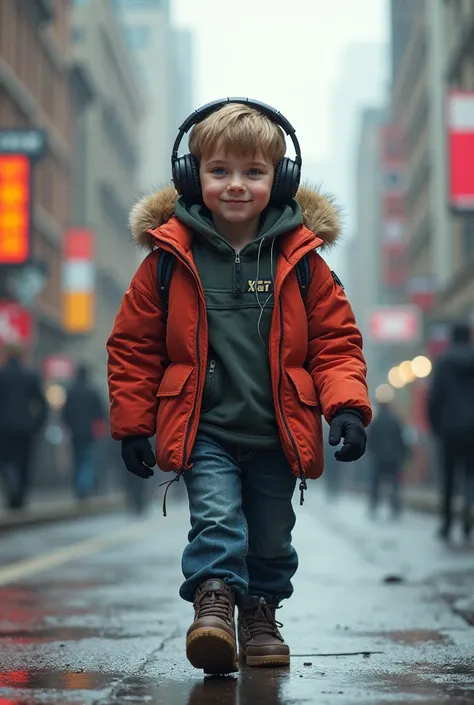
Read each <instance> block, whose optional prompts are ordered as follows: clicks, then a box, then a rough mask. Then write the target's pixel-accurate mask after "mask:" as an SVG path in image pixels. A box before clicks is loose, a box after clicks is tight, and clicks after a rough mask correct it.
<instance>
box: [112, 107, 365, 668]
mask: <svg viewBox="0 0 474 705" xmlns="http://www.w3.org/2000/svg"><path fill="white" fill-rule="evenodd" d="M190 126H193V130H192V132H191V136H190V141H189V147H190V152H191V154H190V155H186V156H183V157H178V156H177V151H178V146H179V142H180V140H181V138H182V136H183V133H184V132H186V131H187V130H188V129H189V127H190ZM280 126H282V127H283V128H284V129H285V130H286V132H287V133H288V134H290V136H291V139H292V140H293V142H294V144H295V147H296V150H297V157H296V160H294V161H292V160H290V159H287V158H284V154H285V151H286V144H285V137H284V134H283V131H282V129H281V127H280ZM172 163H173V180H174V184H175V187H176V189H177V191H178V193H180V194H181V196H180V198H178V197H177V196H178V193H177V192H176V191H175V189H174V188H170V187H168V188H165V189H164V190H162V191H160V192H158V193H157V194H155V195H152V196H149V197H146V198H145V199H143V200H142V201H141V202H140V203H139V204H138V205H137V206H136V207H135V208H134V210H133V212H132V216H131V225H132V230H133V232H134V235H135V238H136V240H137V242H138V243H139V244H141V245H143V246H147V247H149V248H150V249H152V252H151V254H149V255H148V257H147V258H146V259H145V260H144V262H143V263H142V264H141V266H140V267H139V269H138V272H137V273H136V275H135V277H134V279H133V281H132V283H131V286H130V288H129V289H128V291H127V292H126V294H125V296H124V299H123V302H122V306H121V309H120V311H119V313H118V316H117V319H116V322H115V326H114V329H113V332H112V334H111V336H110V339H109V341H108V351H109V387H110V397H111V423H112V435H113V437H114V438H115V439H117V440H121V441H122V457H123V459H124V462H125V464H126V466H127V468H128V470H130V471H131V472H132V473H135V474H137V475H139V476H141V477H144V478H145V477H149V476H150V475H152V474H153V471H152V470H151V469H150V468H151V467H152V466H154V465H155V456H154V454H153V452H152V450H151V446H150V444H149V441H148V438H150V437H151V436H153V435H154V433H155V431H156V438H157V443H156V454H157V455H156V460H157V464H158V466H159V467H160V468H161V469H162V470H166V471H175V472H177V473H179V474H181V473H182V476H183V478H184V481H185V484H186V487H187V491H188V497H189V507H190V514H191V531H190V533H189V543H188V545H187V547H186V549H185V551H184V554H183V559H182V569H183V574H184V577H185V582H184V583H183V585H182V586H181V590H180V595H181V597H183V598H184V599H185V600H187V601H190V602H193V603H194V609H195V619H194V622H193V624H192V625H191V627H190V628H189V630H188V633H187V639H186V652H187V657H188V659H189V661H190V662H191V663H192V664H193V665H194V666H195V667H197V668H202V669H203V670H204V672H205V673H231V672H233V671H236V670H237V650H236V633H235V625H234V608H235V605H237V607H238V612H239V619H238V637H239V652H240V656H241V657H242V658H243V659H245V661H246V663H247V665H249V666H265V665H272V666H286V665H288V664H289V658H290V652H289V648H288V646H287V644H285V642H284V641H283V637H282V636H281V634H280V632H279V629H278V623H277V622H276V620H275V611H276V609H277V607H278V606H279V603H280V601H281V600H283V599H285V598H288V597H290V595H291V594H292V591H293V588H292V584H291V579H292V577H293V575H294V573H295V572H296V569H297V565H298V558H297V554H296V552H295V550H294V548H293V546H292V544H291V532H292V529H293V526H294V523H295V514H294V512H293V508H292V501H291V500H292V495H293V492H294V489H295V485H296V482H297V478H299V480H300V491H301V501H302V499H303V492H304V490H305V489H306V478H317V477H319V476H320V475H321V473H322V470H323V467H322V466H323V460H322V458H323V445H322V423H321V414H322V413H324V415H325V417H326V419H327V421H328V422H329V423H330V424H331V431H330V443H331V444H332V445H338V444H339V442H340V441H341V438H344V445H343V447H342V449H341V450H339V451H338V452H337V453H336V457H337V458H338V459H339V460H341V461H349V460H355V459H357V458H359V457H361V455H362V454H363V453H364V451H365V444H366V436H365V430H364V426H366V425H367V424H368V423H369V422H370V417H371V410H370V403H369V399H368V395H367V385H366V380H365V375H366V367H365V362H364V358H363V355H362V350H361V348H362V341H361V336H360V333H359V331H358V329H357V327H356V324H355V321H354V317H353V314H352V311H351V308H350V306H349V303H348V301H347V299H346V298H345V295H344V292H343V290H342V288H341V286H340V283H339V280H338V279H337V277H335V276H333V275H332V273H331V272H330V270H329V268H328V267H327V265H326V264H325V262H324V260H323V259H322V258H321V257H320V255H319V254H317V252H316V251H315V248H317V247H319V246H322V245H323V244H325V243H326V244H330V243H332V242H333V241H334V240H335V239H336V237H337V235H338V217H337V212H336V210H335V208H334V207H333V206H332V205H331V204H330V203H329V201H328V200H327V199H326V198H324V197H323V196H322V195H320V194H319V193H316V192H313V191H310V190H309V189H305V188H300V189H299V190H298V194H297V199H296V200H295V199H294V198H293V197H294V196H295V194H296V191H297V188H298V183H299V176H300V164H301V160H300V154H299V145H298V143H297V140H296V138H295V137H294V130H293V128H292V127H291V125H290V124H289V123H288V121H286V119H285V118H283V116H280V114H279V113H277V112H276V111H274V110H273V109H272V108H270V107H269V106H265V105H263V104H260V103H256V101H247V100H246V99H227V101H219V102H216V104H210V105H208V106H204V108H202V109H201V110H199V111H196V113H195V114H193V116H191V117H190V118H189V119H188V120H187V121H186V122H185V123H184V124H183V126H182V127H181V128H180V134H179V135H178V139H177V141H176V143H175V148H174V150H173V156H172ZM165 251H166V252H171V253H172V255H173V257H172V259H173V273H172V277H171V279H170V282H169V289H168V291H167V302H166V300H165V301H164V300H163V296H161V297H160V295H159V293H160V292H159V290H161V293H162V294H163V289H165V288H166V287H164V286H162V285H160V282H159V277H158V279H157V271H158V263H159V258H160V257H163V256H164V253H165ZM304 258H306V260H304ZM302 261H307V263H308V266H309V269H308V281H307V282H301V281H300V280H299V278H298V276H297V273H296V270H297V267H298V265H297V263H298V262H300V263H301V262H302ZM300 279H301V277H300ZM178 477H179V475H178ZM280 626H281V625H280Z"/></svg>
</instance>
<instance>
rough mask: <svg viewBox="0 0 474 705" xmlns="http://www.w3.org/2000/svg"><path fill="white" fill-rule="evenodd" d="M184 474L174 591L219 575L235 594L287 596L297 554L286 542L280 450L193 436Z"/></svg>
mask: <svg viewBox="0 0 474 705" xmlns="http://www.w3.org/2000/svg"><path fill="white" fill-rule="evenodd" d="M191 461H192V463H193V467H192V469H191V470H186V471H185V472H184V473H183V477H184V481H185V483H186V487H187V490H188V497H189V509H190V514H191V531H190V532H189V536H188V540H189V543H188V545H187V547H186V548H185V550H184V553H183V559H182V569H183V575H184V577H185V582H184V583H183V585H182V586H181V590H180V595H181V597H182V598H183V599H184V600H188V601H189V602H192V601H193V596H194V593H195V591H196V589H197V587H198V585H199V584H200V583H202V582H203V581H205V580H208V579H210V578H219V579H220V580H223V581H224V582H225V583H226V584H227V585H228V586H229V587H230V588H231V589H232V590H233V591H234V592H235V593H236V594H237V596H238V595H246V594H249V595H258V596H260V597H265V598H266V599H273V600H276V601H280V600H283V599H285V598H288V597H290V595H291V594H292V592H293V587H292V584H291V579H292V577H293V575H294V574H295V572H296V569H297V567H298V556H297V554H296V551H295V549H294V548H293V546H292V544H291V532H292V530H293V527H294V525H295V513H294V511H293V507H292V503H291V498H292V496H293V492H294V489H295V485H296V477H295V476H294V475H293V474H292V472H291V469H290V466H289V464H288V461H287V460H286V458H285V456H284V454H283V451H282V450H281V449H278V450H264V451H258V450H248V449H247V450H245V449H243V448H240V447H236V446H232V445H227V444H225V445H224V444H222V443H221V442H219V441H217V440H214V439H213V438H211V437H210V436H208V435H205V434H201V433H198V436H197V439H196V443H195V445H194V449H193V452H192V456H191Z"/></svg>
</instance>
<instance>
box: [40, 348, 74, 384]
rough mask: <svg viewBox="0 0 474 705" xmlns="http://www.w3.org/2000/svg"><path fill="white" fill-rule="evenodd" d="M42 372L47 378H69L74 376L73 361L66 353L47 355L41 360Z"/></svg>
mask: <svg viewBox="0 0 474 705" xmlns="http://www.w3.org/2000/svg"><path fill="white" fill-rule="evenodd" d="M43 372H44V376H45V377H46V378H47V379H57V380H66V379H71V378H72V377H73V376H74V362H73V360H72V359H71V357H70V356H69V355H66V354H57V355H48V357H46V358H45V360H44V362H43Z"/></svg>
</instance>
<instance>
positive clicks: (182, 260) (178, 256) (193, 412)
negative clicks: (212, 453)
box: [166, 243, 201, 466]
mask: <svg viewBox="0 0 474 705" xmlns="http://www.w3.org/2000/svg"><path fill="white" fill-rule="evenodd" d="M166 245H167V247H168V248H169V249H171V250H172V251H173V252H174V253H175V255H176V257H177V259H179V260H180V262H183V263H184V265H185V266H186V267H187V268H188V270H189V271H190V272H191V274H192V275H193V277H194V280H195V282H196V284H197V286H198V289H199V286H200V283H199V280H198V278H197V276H196V274H195V273H194V272H193V270H192V268H191V267H190V266H189V264H188V263H187V262H186V259H185V258H184V257H183V256H182V255H181V253H180V252H179V250H178V249H176V248H175V247H173V246H172V245H170V244H169V243H166ZM200 330H201V307H200V306H198V316H197V326H196V360H197V385H196V388H197V390H198V391H199V385H200V382H201V346H200V345H199V333H200ZM196 407H197V404H196V403H195V404H194V405H193V409H192V411H191V415H190V417H189V422H188V426H187V428H186V434H185V437H184V457H183V466H184V464H185V462H186V459H187V457H188V453H187V446H188V442H189V437H190V435H191V428H192V426H193V421H194V416H195V414H196Z"/></svg>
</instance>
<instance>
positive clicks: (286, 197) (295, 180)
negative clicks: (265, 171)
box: [270, 157, 301, 206]
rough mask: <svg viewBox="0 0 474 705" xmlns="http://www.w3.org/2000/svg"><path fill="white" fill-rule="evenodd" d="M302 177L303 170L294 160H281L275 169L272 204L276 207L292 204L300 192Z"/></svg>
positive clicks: (286, 158)
mask: <svg viewBox="0 0 474 705" xmlns="http://www.w3.org/2000/svg"><path fill="white" fill-rule="evenodd" d="M300 177H301V169H300V167H299V165H298V164H297V163H296V162H295V161H293V159H288V157H284V158H283V159H280V161H279V162H278V164H277V166H276V168H275V176H274V178H273V188H272V194H271V197H270V200H271V203H272V204H273V205H276V206H283V205H286V204H288V203H291V201H292V200H293V198H294V197H295V196H296V192H297V191H298V186H299V183H300Z"/></svg>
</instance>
